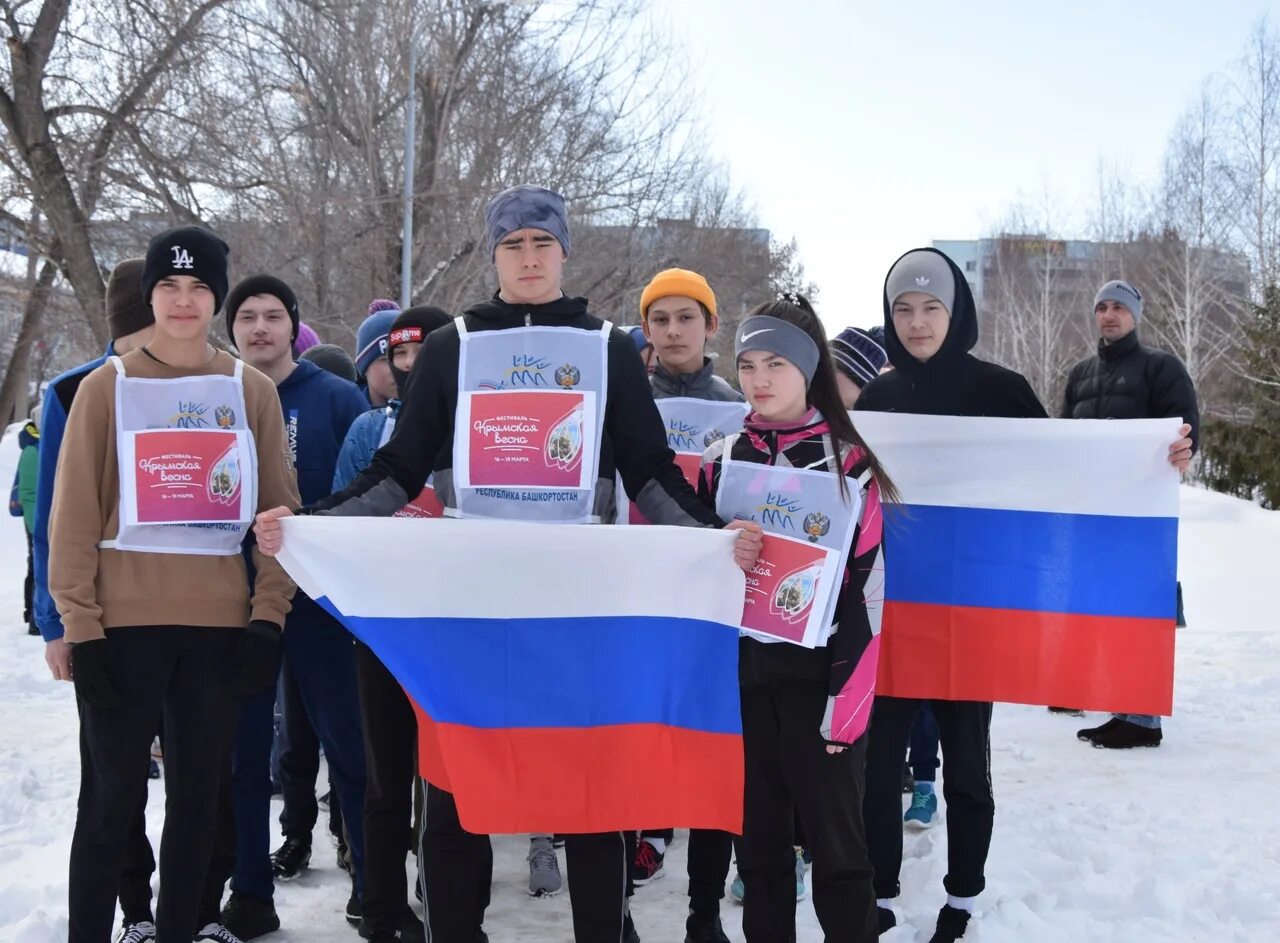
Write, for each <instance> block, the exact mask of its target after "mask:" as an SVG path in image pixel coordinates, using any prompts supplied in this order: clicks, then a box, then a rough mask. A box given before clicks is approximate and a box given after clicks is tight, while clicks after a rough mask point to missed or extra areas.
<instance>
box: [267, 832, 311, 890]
mask: <svg viewBox="0 0 1280 943" xmlns="http://www.w3.org/2000/svg"><path fill="white" fill-rule="evenodd" d="M309 864H311V842H309V841H304V840H303V839H301V838H286V839H285V840H284V844H283V845H281V846H280V847H279V848H277V849H276V850H275V851H273V852H271V873H272V874H274V875H275V877H276V880H277V881H292V880H293V879H294V878H296V877H297V876H298V875H299V874H301V873H302V872H303V871H305V870H307V866H308V865H309Z"/></svg>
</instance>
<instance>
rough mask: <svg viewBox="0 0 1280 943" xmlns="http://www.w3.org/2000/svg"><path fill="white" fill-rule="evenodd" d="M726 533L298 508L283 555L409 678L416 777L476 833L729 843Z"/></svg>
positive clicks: (732, 715) (732, 752)
mask: <svg viewBox="0 0 1280 943" xmlns="http://www.w3.org/2000/svg"><path fill="white" fill-rule="evenodd" d="M733 539H734V535H733V534H730V533H725V532H723V531H717V530H708V529H701V528H677V527H601V526H594V527H593V526H582V527H570V526H558V527H550V526H539V525H532V524H524V523H507V522H494V521H470V520H468V521H459V520H450V519H441V520H414V519H396V518H358V517H297V518H290V519H288V520H286V521H285V545H284V546H285V549H284V551H283V552H282V553H281V554H280V561H281V563H282V564H283V565H284V567H285V569H286V570H287V571H288V573H289V575H290V576H292V577H293V579H294V580H295V581H296V582H297V583H298V585H299V587H301V588H302V589H303V590H305V591H306V592H307V593H308V595H310V596H311V597H312V598H314V599H316V600H317V601H318V602H319V603H320V604H321V605H322V606H324V607H325V608H326V609H328V610H329V611H330V612H332V613H333V615H334V616H335V617H337V618H338V619H339V620H341V621H342V622H343V623H344V624H345V625H346V626H347V627H348V628H349V629H350V630H351V632H352V633H353V634H355V635H356V637H358V638H359V639H360V640H361V641H363V642H364V643H365V644H366V645H368V646H369V647H370V648H371V649H373V651H374V652H375V653H376V654H377V656H378V657H379V658H380V659H381V660H382V662H383V663H384V664H385V665H386V666H387V668H388V669H389V670H390V671H391V673H392V674H393V675H395V677H396V678H397V679H398V680H399V681H400V683H401V684H402V685H403V686H404V688H405V691H406V692H407V693H408V695H409V697H410V699H411V700H412V701H413V702H414V705H415V708H416V709H417V712H418V721H419V768H420V772H421V773H422V776H423V777H424V778H425V779H427V780H428V781H429V782H431V783H434V784H435V785H437V786H439V787H440V788H442V789H446V790H448V791H449V792H452V793H453V795H454V797H455V799H456V801H457V806H458V815H459V819H460V821H461V823H462V826H463V827H464V828H465V829H467V830H468V831H470V832H473V833H476V834H500V833H521V832H560V833H567V834H574V833H584V832H601V831H616V830H623V829H644V828H669V827H673V826H674V827H691V828H711V829H722V830H724V831H729V832H733V833H735V834H737V833H739V832H741V830H742V789H743V766H742V763H743V760H742V721H741V712H740V706H739V700H738V624H739V622H740V621H741V618H742V605H743V602H742V601H743V597H744V592H745V590H744V577H743V574H742V571H741V570H740V569H739V568H738V567H737V566H736V565H735V564H734V562H733ZM406 749H409V747H408V746H406Z"/></svg>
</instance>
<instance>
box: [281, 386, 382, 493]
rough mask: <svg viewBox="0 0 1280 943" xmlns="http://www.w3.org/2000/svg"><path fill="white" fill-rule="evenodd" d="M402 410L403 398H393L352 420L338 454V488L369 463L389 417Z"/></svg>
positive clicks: (336, 482)
mask: <svg viewBox="0 0 1280 943" xmlns="http://www.w3.org/2000/svg"><path fill="white" fill-rule="evenodd" d="M399 412H400V401H399V400H398V399H393V400H392V401H391V402H390V403H388V404H387V405H386V406H375V407H374V408H373V409H370V410H369V411H368V412H366V413H365V414H364V415H363V416H361V417H360V418H359V419H357V420H356V421H355V422H353V423H352V424H351V431H350V432H348V433H347V441H346V442H343V443H342V452H341V453H340V454H339V455H338V467H337V468H336V469H334V472H333V490H334V491H341V490H342V489H343V488H345V487H346V486H347V485H349V484H351V482H353V481H355V478H356V475H358V474H360V473H361V472H362V471H364V470H365V469H366V468H368V467H369V463H370V462H372V461H373V453H374V452H376V451H378V446H379V445H380V444H381V443H382V431H383V429H385V428H386V425H387V419H388V417H391V416H396V415H398V414H399ZM304 500H305V499H304Z"/></svg>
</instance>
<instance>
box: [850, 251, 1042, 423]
mask: <svg viewBox="0 0 1280 943" xmlns="http://www.w3.org/2000/svg"><path fill="white" fill-rule="evenodd" d="M926 251H929V252H937V251H938V250H936V249H928V250H926ZM938 255H941V256H942V257H943V258H944V259H947V262H948V263H949V264H950V266H951V272H952V274H953V275H954V276H955V282H956V298H955V303H954V304H953V305H952V307H953V308H954V310H953V311H952V312H951V323H950V325H949V326H948V328H947V337H946V340H944V341H943V342H942V347H941V348H939V350H938V352H937V353H936V354H934V355H933V356H932V357H930V358H929V359H928V360H927V361H926V362H924V363H921V362H920V361H919V360H917V359H916V358H915V357H913V356H911V354H909V353H907V350H906V348H905V347H903V346H902V342H901V341H899V340H898V332H897V331H896V330H894V327H893V311H892V310H891V309H890V307H889V297H888V295H887V294H886V295H885V297H884V339H885V348H886V349H887V350H888V352H889V360H890V362H892V364H893V366H894V369H893V370H892V371H890V372H889V373H884V374H881V375H880V376H878V377H876V378H875V379H874V380H872V381H871V382H870V383H868V384H867V385H866V387H865V388H864V389H863V391H862V393H861V395H859V396H858V401H857V402H856V403H854V406H853V408H854V409H855V410H869V411H871V412H885V413H919V414H921V415H926V416H1002V417H1004V418H1006V419H1043V418H1045V417H1046V416H1047V413H1045V411H1044V407H1043V406H1041V405H1040V400H1039V399H1037V398H1036V394H1035V391H1034V390H1032V389H1031V384H1029V383H1027V381H1026V379H1025V378H1024V377H1023V376H1022V374H1020V373H1014V372H1013V371H1012V370H1006V369H1005V368H1004V367H1001V366H999V365H998V364H994V363H988V362H987V361H985V360H979V359H978V358H977V357H975V356H973V355H972V354H970V353H969V351H970V350H972V349H973V346H974V345H975V344H976V343H978V316H977V312H976V309H975V307H974V304H973V294H972V293H971V292H970V291H969V283H968V282H966V281H965V280H964V273H962V272H961V271H960V269H959V268H957V267H956V264H955V263H954V262H952V261H951V260H950V259H948V258H947V257H946V256H945V255H943V253H941V252H938ZM886 281H887V279H886Z"/></svg>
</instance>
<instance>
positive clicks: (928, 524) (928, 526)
mask: <svg viewBox="0 0 1280 943" xmlns="http://www.w3.org/2000/svg"><path fill="white" fill-rule="evenodd" d="M903 511H905V516H904V514H903V513H901V512H899V513H889V514H888V515H886V519H885V536H886V550H885V577H886V587H885V593H886V597H887V598H888V599H892V600H900V601H903V602H914V603H932V604H935V605H950V606H978V607H984V608H990V609H1024V610H1030V611H1034V612H1063V613H1072V614H1078V615H1096V616H1125V617H1137V618H1172V617H1173V615H1174V609H1175V605H1176V590H1175V587H1176V580H1177V576H1176V573H1177V537H1178V521H1177V519H1176V518H1165V517H1109V516H1101V515H1089V514H1056V513H1047V512H1037V511H1004V510H991V509H983V508H961V507H938V506H930V505H907V506H906V507H905V508H904V509H903Z"/></svg>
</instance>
